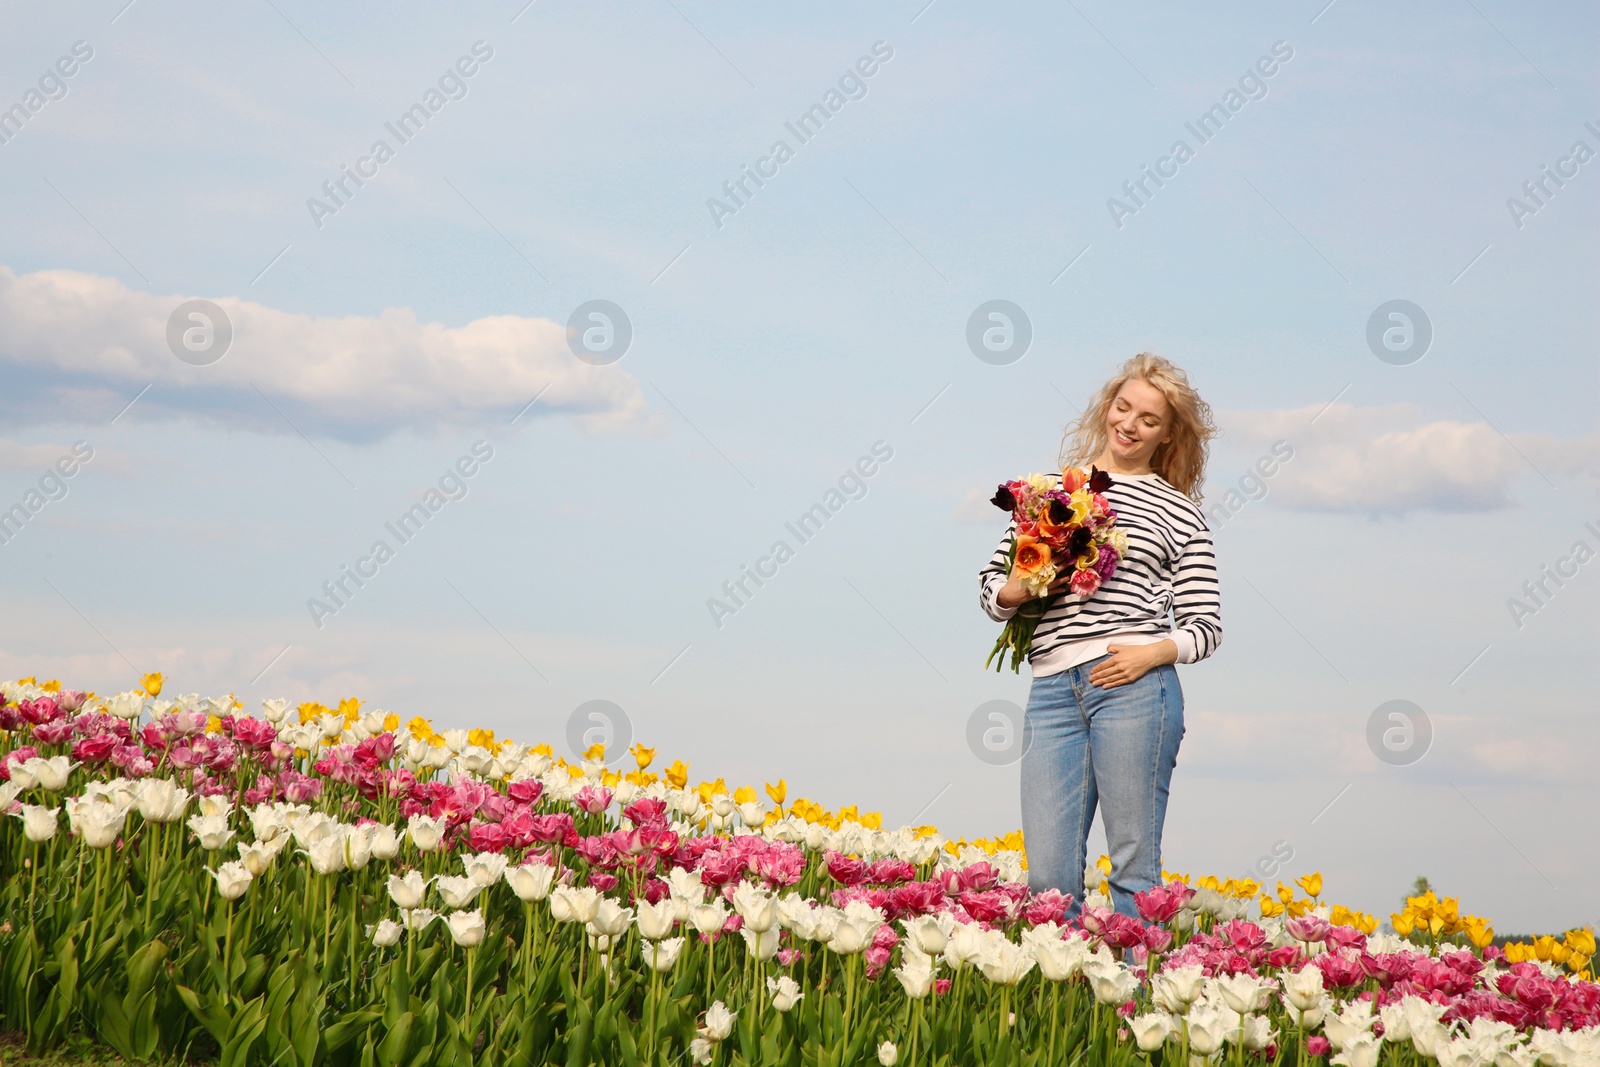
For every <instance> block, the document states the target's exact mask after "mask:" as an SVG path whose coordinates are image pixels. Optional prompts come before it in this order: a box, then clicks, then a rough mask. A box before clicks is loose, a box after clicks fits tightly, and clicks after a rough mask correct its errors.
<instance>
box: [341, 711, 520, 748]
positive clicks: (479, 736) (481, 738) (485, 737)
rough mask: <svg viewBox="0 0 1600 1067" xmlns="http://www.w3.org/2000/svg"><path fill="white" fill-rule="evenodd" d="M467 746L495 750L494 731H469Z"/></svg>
mask: <svg viewBox="0 0 1600 1067" xmlns="http://www.w3.org/2000/svg"><path fill="white" fill-rule="evenodd" d="M341 706H342V705H341ZM467 744H469V745H477V746H478V747H479V748H493V747H494V731H493V730H483V729H478V730H468V731H467Z"/></svg>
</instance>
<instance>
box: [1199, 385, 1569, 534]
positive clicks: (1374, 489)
mask: <svg viewBox="0 0 1600 1067" xmlns="http://www.w3.org/2000/svg"><path fill="white" fill-rule="evenodd" d="M1319 411H1322V409H1321V406H1320V405H1312V406H1309V407H1305V408H1298V409H1291V410H1280V411H1242V412H1228V413H1224V414H1221V415H1219V419H1218V421H1219V422H1220V423H1221V425H1222V426H1223V428H1224V430H1225V432H1226V437H1225V438H1224V440H1225V441H1226V442H1227V443H1228V444H1229V445H1230V446H1232V448H1231V449H1230V450H1231V451H1235V452H1237V451H1239V450H1241V449H1242V450H1244V451H1245V452H1246V453H1247V454H1246V455H1245V456H1244V458H1242V459H1239V458H1235V459H1233V460H1232V462H1235V463H1239V464H1240V466H1239V469H1238V470H1237V472H1235V471H1233V470H1230V469H1229V468H1228V467H1227V466H1226V465H1225V461H1221V460H1219V459H1217V458H1213V460H1212V463H1211V471H1210V476H1211V477H1210V484H1209V485H1208V486H1207V494H1206V498H1207V506H1211V505H1213V504H1215V503H1217V502H1219V501H1220V500H1221V499H1222V498H1223V495H1224V494H1226V493H1227V492H1228V490H1229V489H1230V488H1237V487H1238V480H1239V478H1241V477H1243V476H1245V475H1247V474H1249V473H1250V472H1251V466H1250V465H1251V464H1252V463H1253V462H1254V460H1255V458H1256V456H1257V454H1260V455H1266V454H1267V452H1268V450H1269V449H1270V448H1271V446H1272V444H1273V443H1274V442H1276V441H1280V440H1281V441H1286V442H1288V443H1289V445H1290V446H1291V447H1292V448H1293V449H1294V457H1293V458H1292V459H1291V460H1289V461H1288V462H1286V463H1283V464H1281V466H1279V468H1278V469H1277V471H1276V472H1275V473H1274V474H1273V475H1272V476H1271V477H1270V478H1268V479H1265V480H1264V481H1265V485H1266V491H1267V493H1268V495H1270V496H1271V498H1272V500H1273V501H1274V502H1275V504H1276V506H1279V507H1288V508H1295V509H1299V510H1304V511H1345V512H1357V513H1364V514H1371V515H1378V514H1405V513H1406V512H1410V511H1443V512H1463V511H1498V510H1503V509H1505V508H1509V507H1512V506H1513V505H1514V504H1515V503H1516V499H1517V494H1516V492H1515V485H1516V483H1517V482H1520V481H1527V480H1529V479H1533V480H1535V481H1538V480H1540V475H1541V473H1542V474H1543V475H1545V476H1548V477H1549V478H1551V479H1552V480H1557V479H1559V478H1562V477H1571V476H1575V475H1584V474H1587V475H1588V476H1589V477H1590V478H1591V479H1592V480H1593V481H1594V484H1595V485H1596V487H1597V488H1600V434H1589V435H1587V436H1584V437H1578V438H1561V437H1555V436H1552V435H1550V434H1544V433H1509V434H1507V435H1506V436H1505V437H1502V436H1501V434H1500V432H1499V431H1498V430H1496V429H1495V428H1494V427H1492V426H1490V425H1489V424H1488V423H1485V422H1457V421H1455V420H1452V419H1434V420H1431V421H1429V420H1425V418H1424V416H1423V414H1422V410H1421V409H1420V408H1419V407H1417V406H1416V405H1414V404H1390V405H1384V406H1380V407H1356V406H1353V405H1350V404H1334V405H1333V406H1331V407H1329V408H1327V409H1326V410H1325V411H1322V413H1321V415H1320V416H1319V415H1318V412H1319ZM1313 419H1315V420H1316V421H1315V422H1313V421H1312V420H1313ZM1530 464H1531V466H1530ZM1249 488H1250V487H1249V486H1246V487H1245V488H1243V489H1241V490H1240V492H1241V495H1248V490H1249ZM1256 492H1257V493H1258V494H1259V492H1260V490H1259V488H1258V489H1257V490H1256Z"/></svg>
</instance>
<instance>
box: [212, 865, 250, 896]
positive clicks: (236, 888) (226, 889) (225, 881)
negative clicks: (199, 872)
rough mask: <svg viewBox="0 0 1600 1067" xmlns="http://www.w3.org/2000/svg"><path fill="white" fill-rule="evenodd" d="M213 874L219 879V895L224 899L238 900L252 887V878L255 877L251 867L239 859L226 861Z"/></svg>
mask: <svg viewBox="0 0 1600 1067" xmlns="http://www.w3.org/2000/svg"><path fill="white" fill-rule="evenodd" d="M211 874H212V876H213V877H214V878H216V880H217V895H218V896H220V897H221V898H222V899H223V900H238V899H239V898H240V897H242V896H244V891H245V890H246V889H249V888H250V880H251V878H252V877H254V876H253V875H252V874H251V873H250V869H249V868H248V867H246V866H245V865H244V864H243V863H240V862H239V861H237V860H235V861H233V862H231V863H224V864H223V865H222V866H220V867H218V868H217V869H216V870H214V871H212V872H211Z"/></svg>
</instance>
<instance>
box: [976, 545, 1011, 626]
mask: <svg viewBox="0 0 1600 1067" xmlns="http://www.w3.org/2000/svg"><path fill="white" fill-rule="evenodd" d="M1016 532H1017V521H1016V520H1015V519H1012V520H1011V522H1010V523H1008V524H1007V526H1006V535H1005V536H1004V537H1003V538H1001V539H1000V547H999V548H997V549H995V550H994V555H992V556H990V557H989V562H988V563H986V564H984V565H983V569H982V570H980V571H979V572H978V602H979V603H980V604H982V605H983V613H984V614H985V615H987V616H989V618H991V619H993V620H994V621H995V622H1005V621H1006V620H1008V619H1010V618H1011V616H1013V615H1015V614H1016V613H1017V609H1016V608H1015V607H1012V608H1003V607H1001V606H1000V604H999V602H998V601H997V600H996V599H995V598H996V597H998V596H999V595H1000V590H1001V588H1003V587H1004V586H1005V584H1006V582H1007V581H1008V580H1009V578H1010V563H1011V539H1012V538H1013V537H1015V536H1016ZM1020 606H1021V605H1018V607H1020Z"/></svg>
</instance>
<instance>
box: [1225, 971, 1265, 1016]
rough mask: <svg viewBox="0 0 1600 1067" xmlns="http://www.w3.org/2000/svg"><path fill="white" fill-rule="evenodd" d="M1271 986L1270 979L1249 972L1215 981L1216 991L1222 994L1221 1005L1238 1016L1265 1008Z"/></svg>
mask: <svg viewBox="0 0 1600 1067" xmlns="http://www.w3.org/2000/svg"><path fill="white" fill-rule="evenodd" d="M1272 985H1273V982H1272V979H1270V978H1261V977H1258V976H1257V975H1254V974H1251V973H1249V972H1244V973H1242V974H1230V975H1228V976H1227V977H1225V978H1219V979H1217V991H1218V992H1220V993H1221V994H1222V1001H1223V1003H1224V1004H1226V1005H1228V1007H1230V1008H1232V1009H1233V1010H1234V1011H1236V1012H1238V1013H1239V1014H1240V1015H1245V1014H1248V1013H1249V1012H1252V1011H1256V1010H1257V1009H1259V1008H1263V1007H1265V1006H1266V1001H1267V994H1268V992H1269V991H1270V990H1271V989H1272Z"/></svg>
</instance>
